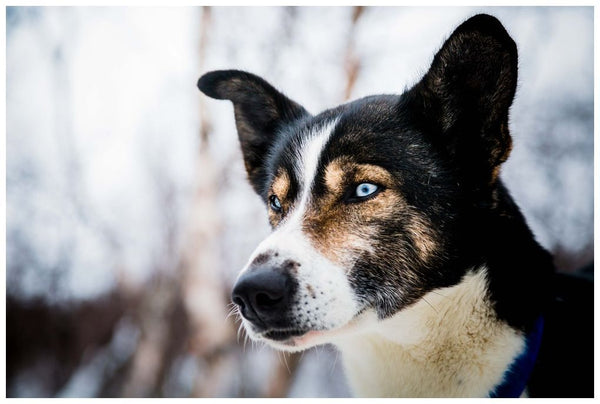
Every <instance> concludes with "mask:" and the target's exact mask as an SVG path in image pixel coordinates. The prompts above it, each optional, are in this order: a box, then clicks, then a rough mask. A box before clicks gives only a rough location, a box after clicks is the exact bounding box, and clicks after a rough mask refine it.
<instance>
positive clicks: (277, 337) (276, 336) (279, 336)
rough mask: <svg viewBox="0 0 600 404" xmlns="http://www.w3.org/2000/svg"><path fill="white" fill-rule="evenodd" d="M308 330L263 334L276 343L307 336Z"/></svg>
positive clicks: (278, 331) (276, 331) (272, 331)
mask: <svg viewBox="0 0 600 404" xmlns="http://www.w3.org/2000/svg"><path fill="white" fill-rule="evenodd" d="M306 332H307V331H306V330H293V329H292V330H271V331H267V332H265V333H263V334H262V335H263V337H265V338H268V339H271V340H274V341H285V340H287V339H290V338H292V337H299V336H301V335H304V334H306Z"/></svg>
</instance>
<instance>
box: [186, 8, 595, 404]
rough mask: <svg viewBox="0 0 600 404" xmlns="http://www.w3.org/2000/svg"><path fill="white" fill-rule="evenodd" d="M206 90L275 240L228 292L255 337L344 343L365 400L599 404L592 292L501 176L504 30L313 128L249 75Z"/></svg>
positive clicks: (506, 141)
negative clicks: (580, 403)
mask: <svg viewBox="0 0 600 404" xmlns="http://www.w3.org/2000/svg"><path fill="white" fill-rule="evenodd" d="M198 87H199V89H200V90H201V91H202V92H203V93H204V94H206V95H207V96H209V97H212V98H216V99H225V100H230V101H232V102H233V106H234V115H235V121H236V127H237V132H238V136H239V140H240V143H241V150H242V154H243V157H244V163H245V168H246V171H247V174H248V179H249V181H250V184H251V185H252V187H253V188H254V190H255V191H256V193H257V194H258V195H259V196H260V198H261V199H262V200H263V201H264V203H265V205H266V208H267V210H268V219H269V222H270V224H271V226H272V228H273V232H272V233H271V234H270V235H269V236H268V237H267V238H266V239H265V240H263V241H262V242H261V243H260V245H259V246H258V247H257V248H256V250H255V251H254V253H253V254H252V255H251V257H250V259H249V261H248V264H247V265H246V266H245V268H243V270H242V271H241V272H240V275H239V277H238V279H237V281H236V283H235V286H234V288H233V292H232V301H233V303H235V305H236V306H237V308H238V311H239V314H240V315H241V317H242V322H243V325H244V328H245V330H246V332H247V333H248V334H249V336H250V338H252V339H253V340H256V341H262V342H265V343H266V344H268V345H270V346H272V347H274V348H276V349H279V350H283V351H290V352H295V351H301V350H305V349H307V348H310V347H313V346H315V345H319V344H325V343H331V344H333V345H335V346H336V347H337V348H338V349H339V350H340V351H341V353H342V358H343V364H344V369H345V372H346V375H347V377H348V379H349V384H350V386H351V389H352V392H353V394H354V395H357V396H363V397H526V396H563V397H564V396H572V397H575V396H592V395H593V381H592V377H593V376H592V375H593V354H592V352H593V322H592V321H590V319H591V317H590V310H591V307H592V305H591V304H590V301H591V300H590V298H589V297H590V296H592V293H593V292H592V286H591V284H590V283H589V282H585V281H582V280H580V279H576V278H573V277H569V276H565V275H558V274H556V273H555V269H554V266H553V261H552V257H551V255H550V254H549V253H548V252H547V251H546V250H545V249H544V248H542V247H541V246H540V245H539V244H538V243H537V242H536V241H535V238H534V236H533V234H532V232H531V230H530V229H529V227H528V226H527V224H526V221H525V219H524V217H523V215H522V214H521V212H520V211H519V208H518V207H517V205H516V204H515V202H514V201H513V199H512V198H511V196H510V194H509V191H508V190H507V189H506V187H505V186H504V184H503V182H502V180H501V179H500V176H499V174H500V168H501V165H502V163H503V162H505V161H506V159H507V158H508V156H509V154H510V151H511V147H512V141H511V136H510V133H509V108H510V106H511V104H512V101H513V98H514V96H515V91H516V87H517V47H516V44H515V42H514V41H513V39H512V38H511V37H510V36H509V34H508V33H507V31H506V30H505V28H504V27H503V26H502V24H501V23H500V22H499V21H498V20H497V19H496V18H495V17H492V16H489V15H484V14H480V15H476V16H474V17H472V18H470V19H468V20H466V21H465V22H464V23H462V24H461V25H460V26H458V28H456V30H455V31H454V32H453V33H452V34H451V35H450V36H449V37H448V39H447V40H446V41H445V42H444V44H443V46H442V47H441V49H440V50H439V51H438V52H437V54H435V56H434V58H433V61H432V63H431V66H430V68H429V70H428V71H427V73H426V74H425V75H424V76H423V78H422V79H421V80H420V81H419V82H417V83H416V84H415V85H414V86H413V87H412V88H410V89H408V90H407V91H405V92H404V93H403V94H401V95H376V96H369V97H365V98H362V99H359V100H356V101H352V102H349V103H346V104H343V105H340V106H338V107H336V108H332V109H329V110H326V111H324V112H322V113H320V114H318V115H316V116H312V115H311V114H309V113H308V112H307V111H306V110H305V109H304V108H303V107H302V106H301V105H299V104H297V103H296V102H294V101H292V100H291V99H289V98H288V97H286V96H285V95H283V94H282V93H281V92H279V91H278V90H276V89H275V88H274V87H273V86H271V85H270V84H269V83H267V82H266V81H265V80H263V79H262V78H260V77H258V76H256V75H253V74H251V73H247V72H243V71H238V70H221V71H213V72H209V73H206V74H205V75H203V76H202V77H201V78H200V80H199V81H198ZM565 324H566V327H567V328H565V327H563V325H565ZM578 341H579V342H578ZM590 342H591V344H590ZM590 347H591V348H590Z"/></svg>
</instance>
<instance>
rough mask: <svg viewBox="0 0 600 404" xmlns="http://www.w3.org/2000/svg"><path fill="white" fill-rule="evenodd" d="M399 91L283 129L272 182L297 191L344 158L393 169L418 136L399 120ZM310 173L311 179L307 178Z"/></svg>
mask: <svg viewBox="0 0 600 404" xmlns="http://www.w3.org/2000/svg"><path fill="white" fill-rule="evenodd" d="M400 99H401V97H400V96H371V97H366V98H363V99H360V100H357V101H354V102H351V103H348V104H344V105H342V106H340V107H338V108H335V109H331V110H327V111H325V112H323V113H321V114H319V115H317V116H315V117H313V118H312V119H310V120H306V121H304V122H302V125H300V126H295V127H292V128H287V133H285V136H283V138H282V142H281V143H280V144H279V145H278V147H276V148H275V150H274V153H273V163H272V165H271V173H272V175H271V182H276V183H277V185H278V187H285V188H286V190H287V191H289V196H291V197H294V196H296V194H297V192H298V191H299V190H300V189H301V188H304V187H305V186H306V185H308V184H307V181H309V180H312V179H313V178H315V177H324V175H325V172H326V170H327V167H328V166H329V165H330V164H331V163H332V162H334V161H336V160H339V159H340V158H343V159H345V160H351V161H352V162H354V163H357V164H369V165H376V166H380V167H383V168H386V169H389V170H390V171H393V170H394V169H395V168H397V167H398V165H399V164H401V163H402V161H403V160H404V159H403V158H402V155H403V154H405V153H406V152H407V151H409V150H410V149H411V148H413V149H414V148H415V147H414V146H415V145H418V144H419V143H420V142H419V139H418V137H416V136H414V131H411V130H410V127H409V123H408V122H406V121H404V120H403V119H402V113H401V112H402V110H401V108H400V104H401V103H400V102H399V100H400ZM307 177H310V178H307Z"/></svg>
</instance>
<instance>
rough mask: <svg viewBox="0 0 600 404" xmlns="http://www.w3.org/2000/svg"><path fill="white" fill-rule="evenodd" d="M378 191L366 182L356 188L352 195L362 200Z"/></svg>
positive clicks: (376, 187)
mask: <svg viewBox="0 0 600 404" xmlns="http://www.w3.org/2000/svg"><path fill="white" fill-rule="evenodd" d="M378 190H379V187H378V186H377V185H375V184H370V183H368V182H363V183H362V184H359V185H358V186H357V187H356V190H355V191H354V194H355V196H356V197H358V198H364V197H367V196H369V195H373V194H374V193H375V192H377V191H378Z"/></svg>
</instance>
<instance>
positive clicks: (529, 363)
mask: <svg viewBox="0 0 600 404" xmlns="http://www.w3.org/2000/svg"><path fill="white" fill-rule="evenodd" d="M543 329H544V318H543V317H542V316H540V317H538V319H537V320H536V321H535V325H534V327H533V330H531V332H529V334H527V339H526V340H525V349H524V350H523V352H522V353H521V354H520V355H519V356H518V357H517V358H516V359H515V360H514V362H513V363H512V364H511V365H510V367H509V368H508V370H507V371H506V372H504V378H503V381H502V383H500V384H499V385H498V386H496V388H494V390H492V392H491V393H490V397H493V398H500V397H502V398H516V397H520V396H521V394H522V393H523V391H524V390H525V387H526V386H527V382H528V381H529V376H530V375H531V372H532V371H533V366H534V365H535V360H536V359H537V355H538V352H539V350H540V345H541V343H542V331H543Z"/></svg>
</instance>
